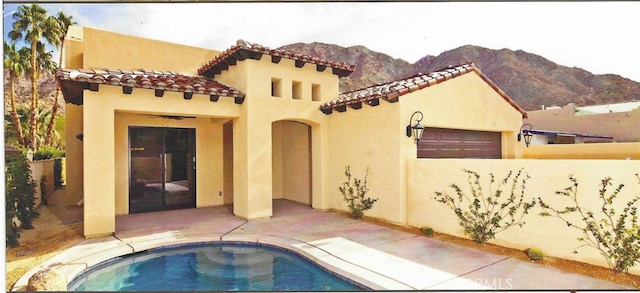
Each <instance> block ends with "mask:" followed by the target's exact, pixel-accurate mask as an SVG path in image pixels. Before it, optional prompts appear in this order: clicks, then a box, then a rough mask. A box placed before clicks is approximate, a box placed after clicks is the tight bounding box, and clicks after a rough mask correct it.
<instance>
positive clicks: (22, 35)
mask: <svg viewBox="0 0 640 293" xmlns="http://www.w3.org/2000/svg"><path fill="white" fill-rule="evenodd" d="M13 18H14V19H15V20H16V21H15V22H14V23H13V30H11V31H10V32H9V38H11V40H13V41H16V40H19V39H23V40H24V41H25V42H26V43H27V44H29V45H30V46H31V59H30V60H31V62H30V64H31V68H32V69H33V70H31V108H30V115H31V117H30V127H29V139H28V140H27V142H28V144H29V148H31V149H35V135H36V117H35V116H36V113H35V112H36V108H37V107H38V90H37V87H36V81H37V79H36V77H37V74H38V72H39V70H38V65H37V64H36V62H37V54H38V52H42V50H40V51H39V50H38V46H39V45H40V46H43V44H42V43H41V40H42V39H44V40H46V41H47V42H49V43H55V42H57V41H58V40H60V37H59V31H60V29H59V25H58V22H57V20H56V19H55V18H54V17H51V16H48V15H47V10H46V9H44V8H42V7H41V6H39V5H37V4H31V5H28V6H24V5H23V6H20V7H18V12H16V13H15V14H14V15H13Z"/></svg>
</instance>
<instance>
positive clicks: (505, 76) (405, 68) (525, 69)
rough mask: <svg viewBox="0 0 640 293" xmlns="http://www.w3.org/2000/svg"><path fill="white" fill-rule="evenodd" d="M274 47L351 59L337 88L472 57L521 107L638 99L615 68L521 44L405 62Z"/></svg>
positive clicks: (362, 53) (365, 53)
mask: <svg viewBox="0 0 640 293" xmlns="http://www.w3.org/2000/svg"><path fill="white" fill-rule="evenodd" d="M278 49H281V50H286V51H290V52H293V53H299V54H305V55H309V56H312V57H318V58H321V59H326V60H331V61H334V62H345V63H347V64H352V65H356V70H355V71H354V72H353V73H352V74H351V75H350V76H348V77H345V78H341V79H340V92H347V91H353V90H357V89H361V88H366V87H369V86H372V85H375V84H381V83H386V82H390V81H393V80H398V79H402V78H406V77H409V76H412V75H415V74H418V73H428V72H433V71H435V70H438V69H441V68H445V67H447V66H451V65H460V64H465V63H472V62H473V63H474V64H475V65H476V67H477V68H478V69H479V70H480V71H481V72H482V73H483V74H484V75H486V76H487V77H488V78H489V79H490V80H491V81H493V82H494V83H495V84H496V85H498V87H500V88H501V89H502V90H503V91H504V92H505V93H507V95H509V96H510V97H511V98H512V99H513V100H514V101H515V102H516V103H518V105H520V106H521V107H523V108H524V109H525V110H527V111H531V110H538V109H540V108H541V107H542V106H552V105H557V106H563V105H566V104H568V103H575V104H577V105H580V106H588V105H599V104H610V103H621V102H629V101H638V100H640V82H635V81H633V80H630V79H628V78H624V77H622V76H619V75H616V74H601V75H596V74H592V73H590V72H588V71H586V70H584V69H582V68H578V67H567V66H563V65H559V64H557V63H555V62H553V61H551V60H548V59H546V58H544V57H543V56H540V55H536V54H533V53H529V52H526V51H524V50H515V51H514V50H511V49H506V48H503V49H499V50H494V49H488V48H484V47H480V46H474V45H464V46H460V47H458V48H455V49H452V50H448V51H445V52H442V53H440V54H439V55H437V56H433V55H425V56H424V57H422V58H420V59H419V60H418V61H416V62H415V63H409V62H407V61H405V60H403V59H399V58H393V57H391V56H389V55H387V54H385V53H380V52H376V51H372V50H369V49H368V48H366V47H364V46H351V47H342V46H339V45H334V44H326V43H319V42H314V43H293V44H289V45H284V46H281V47H279V48H278Z"/></svg>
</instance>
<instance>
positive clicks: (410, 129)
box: [407, 111, 424, 144]
mask: <svg viewBox="0 0 640 293" xmlns="http://www.w3.org/2000/svg"><path fill="white" fill-rule="evenodd" d="M416 114H420V118H418V117H416V124H414V125H411V122H412V121H413V117H414V116H416ZM422 118H423V116H422V112H420V111H415V112H413V114H411V118H410V119H409V125H407V137H411V134H413V139H414V140H415V141H416V144H418V142H419V141H420V139H421V138H422V133H423V132H424V126H422V124H420V121H422Z"/></svg>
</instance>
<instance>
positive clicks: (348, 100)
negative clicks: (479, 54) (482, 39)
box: [320, 63, 527, 118]
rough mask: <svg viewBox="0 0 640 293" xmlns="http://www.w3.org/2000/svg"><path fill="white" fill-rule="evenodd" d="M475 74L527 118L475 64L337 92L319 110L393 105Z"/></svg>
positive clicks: (326, 112)
mask: <svg viewBox="0 0 640 293" xmlns="http://www.w3.org/2000/svg"><path fill="white" fill-rule="evenodd" d="M469 72H476V73H477V74H478V75H479V76H480V78H482V79H483V80H484V81H485V82H486V83H488V84H489V86H491V88H493V89H494V90H495V91H496V92H497V93H498V94H499V95H500V96H502V98H503V99H504V100H505V101H507V102H508V103H509V104H510V105H511V106H513V107H514V108H515V109H516V110H518V111H519V112H520V113H522V116H523V117H524V118H526V117H527V112H525V110H524V109H522V108H521V107H520V106H518V104H516V103H515V102H514V101H513V100H512V99H511V98H510V97H509V96H507V94H506V93H505V92H503V91H502V90H501V89H500V88H498V86H496V85H495V83H493V82H492V81H491V80H489V78H487V77H486V76H485V75H484V74H482V72H480V70H479V69H478V68H476V67H475V64H473V63H470V64H463V65H458V66H450V67H448V68H445V69H441V70H438V71H436V72H431V73H427V74H417V75H414V76H412V77H409V78H405V79H400V80H396V81H392V82H389V83H385V84H379V85H375V86H371V87H367V88H364V89H360V90H355V91H351V92H346V93H341V94H340V95H339V96H338V99H336V100H334V101H331V102H327V103H325V104H323V105H322V106H320V110H321V111H322V112H323V113H325V114H331V113H332V112H333V110H334V109H335V110H337V111H338V112H344V111H346V109H347V106H349V107H351V108H353V109H360V108H361V107H362V104H363V103H365V104H368V105H370V106H377V105H378V104H379V103H380V99H384V100H386V101H388V102H390V103H394V102H397V101H398V99H399V97H400V96H402V95H405V94H408V93H411V92H414V91H417V90H421V89H423V88H425V87H428V86H432V85H435V84H438V83H441V82H444V81H447V80H449V79H452V78H455V77H458V76H460V75H463V74H466V73H469Z"/></svg>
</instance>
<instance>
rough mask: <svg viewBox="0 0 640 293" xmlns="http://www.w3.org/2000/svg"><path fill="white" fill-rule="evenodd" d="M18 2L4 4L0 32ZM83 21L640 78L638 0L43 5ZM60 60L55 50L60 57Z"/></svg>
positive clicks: (216, 45) (141, 32) (211, 44)
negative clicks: (502, 53) (500, 57)
mask: <svg viewBox="0 0 640 293" xmlns="http://www.w3.org/2000/svg"><path fill="white" fill-rule="evenodd" d="M19 5H21V3H14V4H7V2H4V4H3V20H4V21H3V24H4V36H5V39H6V37H7V33H8V31H9V30H10V28H11V24H12V23H13V21H14V20H13V18H12V13H13V12H14V11H15V10H16V8H17V7H18V6H19ZM40 5H41V6H43V7H45V8H46V9H48V10H49V13H50V14H56V13H57V12H58V11H59V10H62V11H63V12H65V13H66V14H70V15H72V16H73V18H74V20H76V22H78V25H80V26H88V27H92V28H96V29H102V30H107V31H113V32H118V33H123V34H129V35H135V36H140V37H146V38H152V39H158V40H164V41H168V42H174V43H182V44H187V45H192V46H197V47H203V48H209V49H213V50H219V51H223V50H225V49H228V48H230V47H231V46H233V45H235V43H236V40H238V39H244V40H246V41H248V42H251V43H258V44H261V45H263V46H266V47H270V48H277V47H280V46H282V45H286V44H291V43H297V42H304V43H311V42H323V43H331V44H337V45H340V46H344V47H349V46H356V45H363V46H365V47H367V48H369V49H371V50H374V51H377V52H381V53H385V54H387V55H390V56H391V57H394V58H400V59H404V60H406V61H408V62H411V63H413V62H415V61H417V60H418V59H420V58H421V57H423V56H426V55H434V56H437V55H439V54H440V53H442V52H445V51H448V50H451V49H455V48H458V47H461V46H464V45H476V46H482V47H485V48H490V49H503V48H506V49H510V50H514V51H515V50H524V51H527V52H529V53H533V54H536V55H540V56H543V57H545V58H547V59H549V60H551V61H553V62H555V63H557V64H559V65H563V66H568V67H579V68H582V69H585V70H587V71H590V72H591V73H594V74H609V73H612V74H617V75H621V76H623V77H626V78H629V79H632V80H635V81H638V82H640V2H635V1H631V2H551V3H549V2H525V3H522V2H517V3H515V2H491V3H487V2H427V3H425V2H365V3H362V2H359V3H357V2H325V3H291V2H287V3H265V2H263V3H238V2H236V3H222V2H217V3H216V2H210V3H195V2H192V3H129V4H124V3H106V2H105V3H84V4H71V3H41V4H40ZM56 60H57V58H56Z"/></svg>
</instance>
